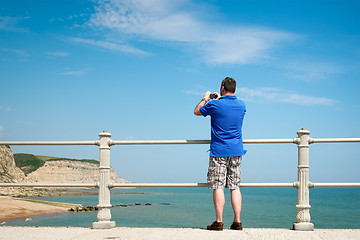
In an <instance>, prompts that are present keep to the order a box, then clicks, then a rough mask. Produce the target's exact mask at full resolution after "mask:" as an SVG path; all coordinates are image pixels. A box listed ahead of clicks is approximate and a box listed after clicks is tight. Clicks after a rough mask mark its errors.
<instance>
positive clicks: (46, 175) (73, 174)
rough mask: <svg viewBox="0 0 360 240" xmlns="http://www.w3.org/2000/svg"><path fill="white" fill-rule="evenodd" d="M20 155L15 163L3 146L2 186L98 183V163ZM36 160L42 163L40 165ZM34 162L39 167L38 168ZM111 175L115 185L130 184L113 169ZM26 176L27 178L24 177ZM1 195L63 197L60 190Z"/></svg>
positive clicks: (15, 191) (0, 162)
mask: <svg viewBox="0 0 360 240" xmlns="http://www.w3.org/2000/svg"><path fill="white" fill-rule="evenodd" d="M20 155H21V158H20V160H19V158H18V159H17V161H16V162H15V160H14V154H13V152H12V150H11V149H10V147H9V146H1V145H0V182H48V183H93V182H98V181H99V175H100V174H99V162H98V161H96V160H83V161H82V160H75V159H72V160H71V159H59V158H56V159H54V158H53V159H51V158H50V157H41V158H40V157H39V158H37V157H36V156H34V155H31V154H20ZM46 158H47V159H46ZM27 159H28V160H27ZM36 159H38V160H40V161H43V162H42V163H41V164H38V161H35V160H36ZM44 159H46V160H44ZM29 162H30V163H31V164H29ZM34 162H36V164H37V167H35V168H34V167H33V166H34V164H33V163H34ZM16 164H18V166H20V168H19V167H17V166H16ZM31 167H32V168H31ZM30 169H31V170H30ZM110 171H111V180H112V181H114V182H117V183H123V182H129V181H127V180H125V179H122V178H119V177H118V176H117V174H116V173H115V171H114V170H113V169H112V168H111V170H110ZM24 172H25V173H27V174H26V175H25V174H24ZM0 195H12V196H45V195H61V193H59V191H58V189H33V188H32V189H29V188H0Z"/></svg>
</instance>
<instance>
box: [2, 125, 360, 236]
mask: <svg viewBox="0 0 360 240" xmlns="http://www.w3.org/2000/svg"><path fill="white" fill-rule="evenodd" d="M297 135H298V137H297V138H293V139H247V140H244V144H267V143H294V144H297V145H298V181H297V182H294V183H241V185H240V186H241V187H294V188H297V189H298V200H297V205H296V208H297V214H296V222H295V223H294V224H293V228H294V230H305V231H311V230H313V229H314V224H313V223H311V222H310V221H311V217H310V208H311V206H310V204H309V202H310V199H309V188H312V187H360V183H312V182H310V181H309V146H310V144H312V143H349V142H360V138H317V139H313V138H310V137H309V135H310V132H309V131H308V130H305V129H301V130H300V131H298V132H297ZM99 137H100V139H99V140H97V141H33V142H20V141H19V142H14V141H12V142H10V141H9V142H0V145H97V146H99V151H100V166H99V171H100V179H99V182H97V183H0V187H62V188H63V187H66V188H71V187H75V188H83V187H90V188H91V187H94V188H99V204H98V205H97V207H98V209H99V210H98V215H97V219H98V221H97V222H93V225H92V227H93V228H113V227H115V222H114V221H111V212H110V208H111V207H112V205H111V204H110V189H111V188H124V187H143V188H144V187H207V183H114V182H112V181H111V180H110V147H111V146H112V145H165V144H210V140H149V141H116V140H112V139H111V134H110V133H108V132H106V131H104V132H102V133H100V134H99Z"/></svg>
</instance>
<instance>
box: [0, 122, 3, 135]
mask: <svg viewBox="0 0 360 240" xmlns="http://www.w3.org/2000/svg"><path fill="white" fill-rule="evenodd" d="M3 131H4V128H3V126H1V125H0V136H1V135H2V132H3Z"/></svg>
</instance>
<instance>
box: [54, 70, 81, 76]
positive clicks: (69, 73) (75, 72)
mask: <svg viewBox="0 0 360 240" xmlns="http://www.w3.org/2000/svg"><path fill="white" fill-rule="evenodd" d="M85 74H86V71H85V70H78V71H66V72H62V73H60V75H71V76H82V75H85Z"/></svg>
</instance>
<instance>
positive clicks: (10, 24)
mask: <svg viewBox="0 0 360 240" xmlns="http://www.w3.org/2000/svg"><path fill="white" fill-rule="evenodd" d="M23 19H24V18H15V17H2V16H0V30H4V31H11V32H27V30H26V29H24V28H20V27H18V26H17V25H18V23H19V22H20V21H21V20H23Z"/></svg>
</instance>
